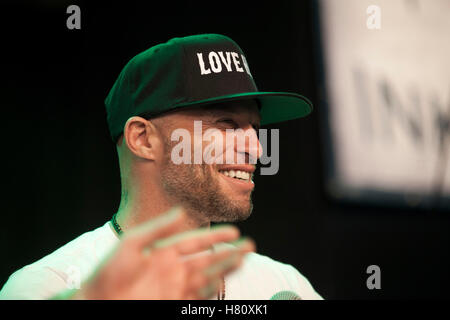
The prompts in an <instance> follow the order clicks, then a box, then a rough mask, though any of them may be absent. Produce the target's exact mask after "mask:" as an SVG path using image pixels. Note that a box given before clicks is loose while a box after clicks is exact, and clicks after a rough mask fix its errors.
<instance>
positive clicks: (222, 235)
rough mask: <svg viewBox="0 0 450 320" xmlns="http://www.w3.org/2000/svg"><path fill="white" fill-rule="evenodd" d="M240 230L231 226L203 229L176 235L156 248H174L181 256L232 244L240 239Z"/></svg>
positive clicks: (156, 245)
mask: <svg viewBox="0 0 450 320" xmlns="http://www.w3.org/2000/svg"><path fill="white" fill-rule="evenodd" d="M239 234H240V233H239V229H237V228H236V227H234V226H231V225H222V226H217V227H212V228H211V229H208V228H201V229H196V230H191V231H187V232H184V233H180V234H176V235H174V236H171V237H169V238H165V239H162V240H160V241H157V242H156V243H155V247H156V248H162V247H173V248H174V249H175V250H176V251H177V252H178V253H180V254H181V255H188V254H194V253H198V252H201V251H204V250H208V249H211V247H212V246H213V245H214V244H217V243H220V242H230V241H233V240H236V239H238V238H239Z"/></svg>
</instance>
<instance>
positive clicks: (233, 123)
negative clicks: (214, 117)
mask: <svg viewBox="0 0 450 320" xmlns="http://www.w3.org/2000/svg"><path fill="white" fill-rule="evenodd" d="M218 122H219V123H223V124H226V125H228V126H230V127H233V128H237V127H238V124H237V123H236V121H234V120H233V119H220V120H219V121H218Z"/></svg>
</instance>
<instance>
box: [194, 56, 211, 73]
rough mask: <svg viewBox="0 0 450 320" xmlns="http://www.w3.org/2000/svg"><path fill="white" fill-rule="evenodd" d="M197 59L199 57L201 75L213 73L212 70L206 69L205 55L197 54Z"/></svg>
mask: <svg viewBox="0 0 450 320" xmlns="http://www.w3.org/2000/svg"><path fill="white" fill-rule="evenodd" d="M197 57H198V64H199V65H200V71H201V74H209V73H211V70H210V69H209V68H208V69H205V62H203V55H202V54H201V53H197Z"/></svg>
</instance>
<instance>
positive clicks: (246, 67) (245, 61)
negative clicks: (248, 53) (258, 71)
mask: <svg viewBox="0 0 450 320" xmlns="http://www.w3.org/2000/svg"><path fill="white" fill-rule="evenodd" d="M241 57H242V61H243V62H244V68H245V71H247V73H248V75H249V76H250V77H252V78H253V76H252V74H251V73H250V68H249V67H248V63H247V59H245V57H244V55H243V54H241Z"/></svg>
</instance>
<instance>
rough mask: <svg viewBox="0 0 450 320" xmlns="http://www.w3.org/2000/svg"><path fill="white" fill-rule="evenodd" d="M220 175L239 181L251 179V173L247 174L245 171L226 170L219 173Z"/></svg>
mask: <svg viewBox="0 0 450 320" xmlns="http://www.w3.org/2000/svg"><path fill="white" fill-rule="evenodd" d="M220 172H221V173H222V174H224V175H226V176H227V177H230V178H236V179H241V180H247V181H248V180H250V178H251V173H249V172H245V171H240V170H236V171H235V170H226V171H220Z"/></svg>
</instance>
